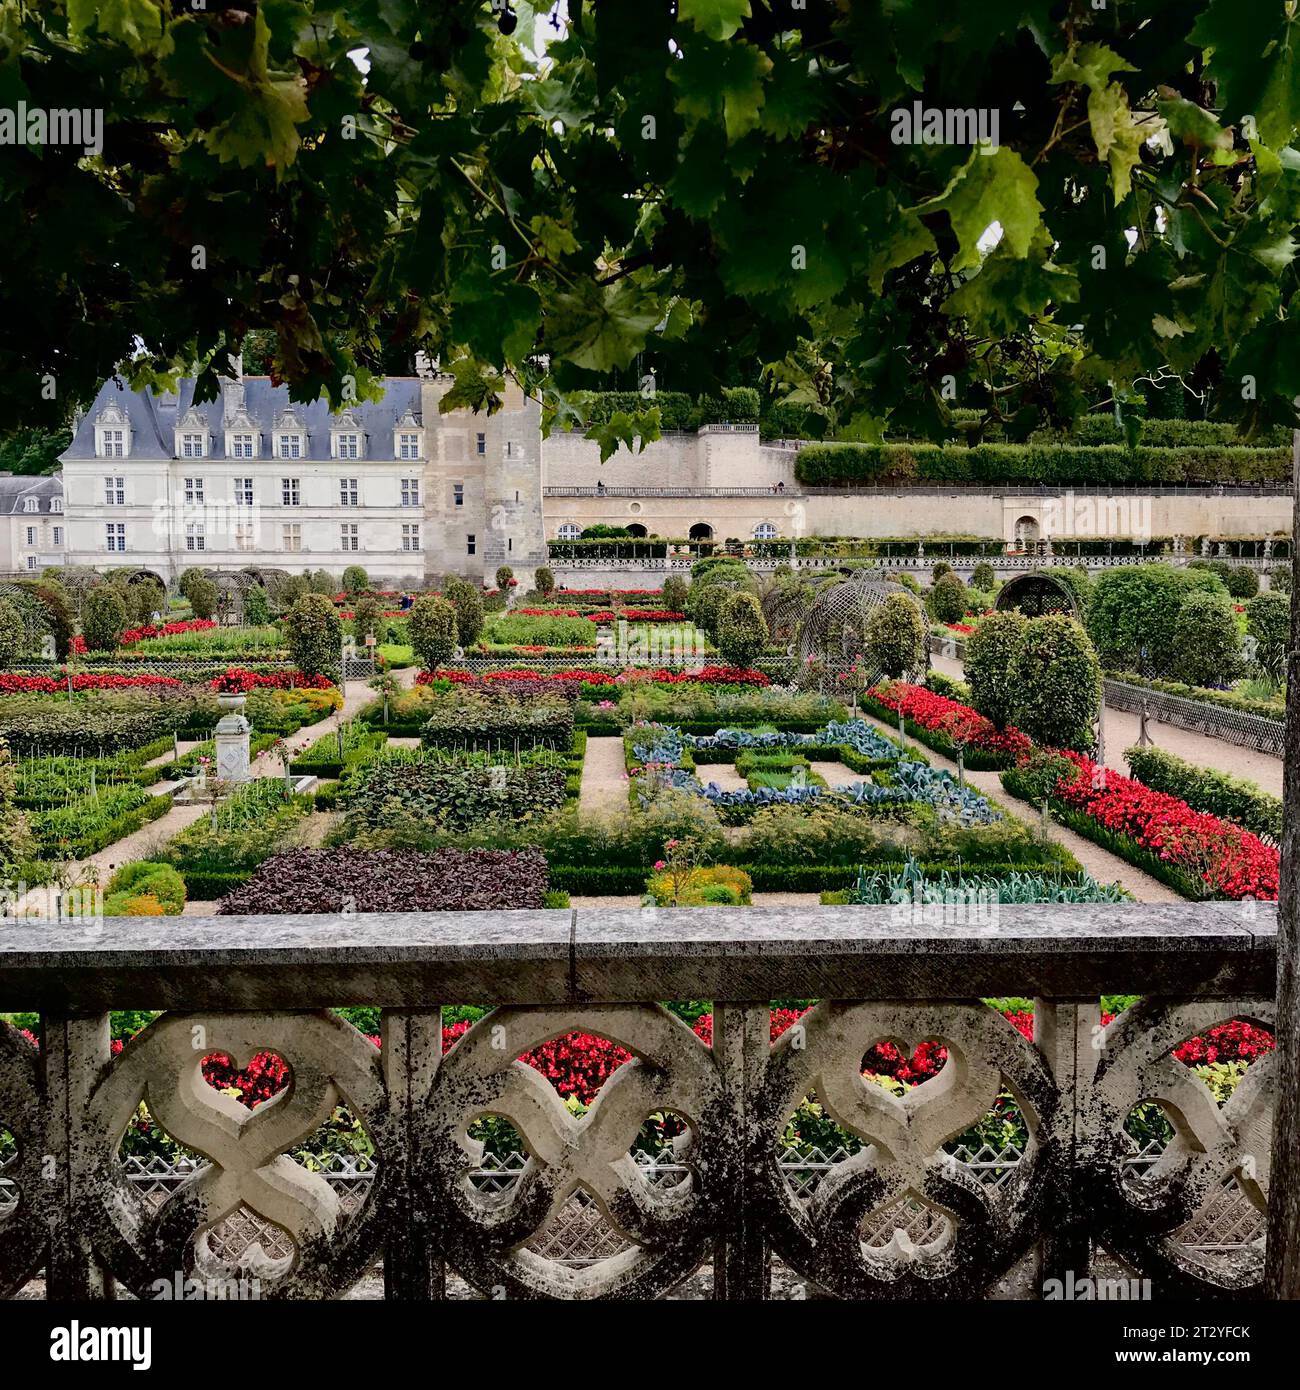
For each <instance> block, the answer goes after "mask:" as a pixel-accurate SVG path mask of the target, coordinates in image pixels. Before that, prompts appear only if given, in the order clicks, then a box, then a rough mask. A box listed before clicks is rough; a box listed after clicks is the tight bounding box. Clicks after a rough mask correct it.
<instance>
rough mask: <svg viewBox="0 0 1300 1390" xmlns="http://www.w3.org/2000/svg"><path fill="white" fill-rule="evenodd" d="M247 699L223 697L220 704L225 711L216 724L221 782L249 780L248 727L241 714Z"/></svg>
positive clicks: (234, 696) (233, 695) (218, 779)
mask: <svg viewBox="0 0 1300 1390" xmlns="http://www.w3.org/2000/svg"><path fill="white" fill-rule="evenodd" d="M246 699H247V697H246V696H244V695H235V694H221V695H218V696H217V703H218V704H219V705H220V706H221V709H222V711H223V713H222V716H221V718H220V719H219V720H218V721H217V731H216V743H217V768H216V775H217V781H218V782H247V781H248V779H249V771H248V764H249V749H248V734H249V728H250V726H249V723H248V720H247V719H245V718H244V715H243V713H242V711H243V708H244V702H245V700H246Z"/></svg>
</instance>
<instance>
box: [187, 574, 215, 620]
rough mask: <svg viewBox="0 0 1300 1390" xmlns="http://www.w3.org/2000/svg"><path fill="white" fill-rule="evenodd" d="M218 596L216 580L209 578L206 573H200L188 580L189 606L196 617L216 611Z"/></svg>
mask: <svg viewBox="0 0 1300 1390" xmlns="http://www.w3.org/2000/svg"><path fill="white" fill-rule="evenodd" d="M220 597H221V591H220V589H218V588H217V585H216V581H215V580H212V579H209V578H208V577H207V575H200V576H199V577H198V578H197V579H195V580H192V581H191V582H190V592H189V600H190V607H191V608H192V609H193V610H194V616H195V617H196V618H210V617H212V615H213V614H214V613H215V612H216V611H217V602H218V600H219V599H220Z"/></svg>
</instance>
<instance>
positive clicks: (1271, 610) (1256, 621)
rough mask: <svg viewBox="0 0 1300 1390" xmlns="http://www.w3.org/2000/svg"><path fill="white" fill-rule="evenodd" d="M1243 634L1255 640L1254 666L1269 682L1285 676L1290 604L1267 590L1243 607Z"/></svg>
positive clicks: (1279, 594)
mask: <svg viewBox="0 0 1300 1390" xmlns="http://www.w3.org/2000/svg"><path fill="white" fill-rule="evenodd" d="M1246 632H1247V635H1248V636H1250V637H1253V638H1254V639H1255V664H1256V665H1257V666H1258V667H1259V669H1260V670H1261V671H1263V672H1264V674H1265V675H1266V676H1267V677H1268V678H1269V680H1272V681H1280V680H1281V679H1282V677H1283V675H1284V674H1285V672H1286V652H1287V645H1288V643H1289V641H1290V637H1291V600H1290V599H1289V598H1288V597H1287V596H1286V595H1285V594H1283V593H1280V592H1279V593H1274V592H1273V591H1272V590H1271V589H1270V590H1268V591H1267V592H1266V593H1262V594H1259V595H1257V596H1256V597H1255V598H1253V599H1251V600H1250V602H1249V603H1248V604H1247V605H1246Z"/></svg>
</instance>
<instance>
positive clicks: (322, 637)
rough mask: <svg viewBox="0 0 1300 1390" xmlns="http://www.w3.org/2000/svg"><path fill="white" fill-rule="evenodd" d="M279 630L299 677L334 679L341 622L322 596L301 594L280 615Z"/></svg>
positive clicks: (339, 659)
mask: <svg viewBox="0 0 1300 1390" xmlns="http://www.w3.org/2000/svg"><path fill="white" fill-rule="evenodd" d="M283 627H284V637H285V641H286V642H287V643H288V645H289V655H290V656H291V657H292V659H293V664H294V665H295V666H296V667H297V668H298V670H300V671H301V672H302V673H303V675H305V676H327V677H329V678H330V679H331V680H337V679H338V677H339V675H340V674H341V672H340V666H341V663H342V655H343V654H342V645H343V622H342V620H341V619H340V617H339V615H338V610H337V609H336V608H335V607H334V604H333V603H332V602H331V601H330V600H329V599H328V598H326V597H325V595H324V594H303V596H302V597H301V598H300V599H298V601H297V602H296V603H295V604H294V605H293V607H292V608H290V609H289V611H288V612H287V613H286V614H285V615H284V621H283Z"/></svg>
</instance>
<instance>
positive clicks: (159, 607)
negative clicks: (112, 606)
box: [122, 579, 167, 626]
mask: <svg viewBox="0 0 1300 1390" xmlns="http://www.w3.org/2000/svg"><path fill="white" fill-rule="evenodd" d="M122 600H123V602H124V603H125V604H126V616H127V618H128V620H129V621H130V622H131V623H133V624H136V625H137V626H143V625H144V624H145V623H148V622H152V621H153V615H154V614H155V613H165V612H166V611H167V593H166V590H165V589H164V588H163V586H162V585H161V584H160V583H159V582H158V581H157V580H156V579H141V580H138V581H137V582H136V583H134V584H126V585H123V589H122Z"/></svg>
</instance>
